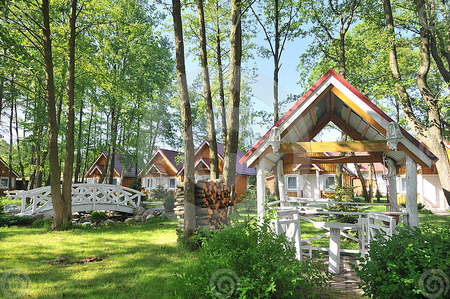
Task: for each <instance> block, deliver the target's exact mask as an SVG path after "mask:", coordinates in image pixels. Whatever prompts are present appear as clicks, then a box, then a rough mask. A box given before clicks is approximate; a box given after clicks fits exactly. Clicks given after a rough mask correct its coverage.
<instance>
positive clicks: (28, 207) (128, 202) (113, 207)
mask: <svg viewBox="0 0 450 299" xmlns="http://www.w3.org/2000/svg"><path fill="white" fill-rule="evenodd" d="M143 195H144V194H143V193H142V192H139V191H138V190H134V189H131V188H127V187H123V186H117V185H109V184H73V185H72V213H73V212H82V211H98V210H108V211H118V212H124V213H130V214H133V213H134V209H136V208H137V207H139V205H140V204H141V199H142V196H143ZM14 199H17V200H21V207H20V213H19V214H17V215H18V216H31V215H53V205H52V198H51V190H50V186H46V187H41V188H36V189H32V190H27V191H23V192H20V193H18V194H16V195H14Z"/></svg>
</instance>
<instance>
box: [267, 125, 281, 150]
mask: <svg viewBox="0 0 450 299" xmlns="http://www.w3.org/2000/svg"><path fill="white" fill-rule="evenodd" d="M280 143H281V136H280V128H278V127H273V128H272V129H271V130H270V137H269V145H271V146H272V150H273V152H274V153H276V152H278V151H279V150H280Z"/></svg>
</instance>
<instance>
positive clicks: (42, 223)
mask: <svg viewBox="0 0 450 299" xmlns="http://www.w3.org/2000/svg"><path fill="white" fill-rule="evenodd" d="M52 222H53V219H37V220H35V221H34V222H33V223H32V224H31V227H33V228H46V229H50V228H51V226H52Z"/></svg>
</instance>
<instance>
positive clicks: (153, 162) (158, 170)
mask: <svg viewBox="0 0 450 299" xmlns="http://www.w3.org/2000/svg"><path fill="white" fill-rule="evenodd" d="M209 151H210V143H209V141H208V140H205V141H203V142H202V144H200V146H199V147H198V148H197V149H196V151H195V153H194V157H195V159H194V160H195V163H194V174H195V179H196V180H207V179H209V178H210V171H211V163H210V159H209ZM217 151H218V159H219V176H220V177H222V173H223V165H224V145H223V143H220V142H218V143H217ZM243 156H244V154H243V153H242V152H241V151H240V150H238V153H237V160H239V159H240V158H242V157H243ZM182 161H184V153H182V152H178V151H173V150H167V149H157V150H156V151H155V153H154V155H153V157H152V158H151V159H150V161H149V162H148V164H147V167H146V169H145V170H143V171H142V172H141V173H140V175H139V177H140V178H141V179H142V180H141V184H142V185H141V186H142V189H143V190H144V192H145V193H146V194H147V195H149V194H150V191H151V190H152V189H155V188H157V186H158V185H162V186H163V187H164V188H165V189H166V190H169V191H175V190H176V189H177V187H176V186H177V184H178V182H180V181H182V180H183V175H184V164H183V163H182ZM255 174H256V171H255V169H254V168H248V167H247V165H246V164H241V163H239V162H236V194H237V196H238V197H239V196H240V195H242V194H244V192H245V191H246V190H247V182H248V177H249V176H252V175H253V176H254V175H255Z"/></svg>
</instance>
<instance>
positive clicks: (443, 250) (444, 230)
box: [354, 225, 450, 299]
mask: <svg viewBox="0 0 450 299" xmlns="http://www.w3.org/2000/svg"><path fill="white" fill-rule="evenodd" d="M449 248H450V226H442V227H437V226H431V225H423V226H422V227H421V228H417V227H416V228H413V229H412V228H408V227H404V226H403V227H398V229H397V234H395V235H393V236H392V237H389V238H384V237H380V238H378V239H377V240H376V241H374V242H373V243H371V245H370V251H369V258H370V259H369V260H368V261H367V262H365V263H364V262H363V263H362V264H361V265H360V267H355V266H354V268H355V270H356V273H357V275H358V276H359V277H360V278H361V280H362V283H361V284H360V287H362V289H363V290H364V292H365V293H366V295H367V296H369V297H371V298H379V299H389V298H450V293H449V292H448V291H449V289H450V284H449V281H448V276H447V275H448V274H449V273H450V254H449V252H448V249H449ZM361 261H363V260H361ZM430 295H432V296H430Z"/></svg>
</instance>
